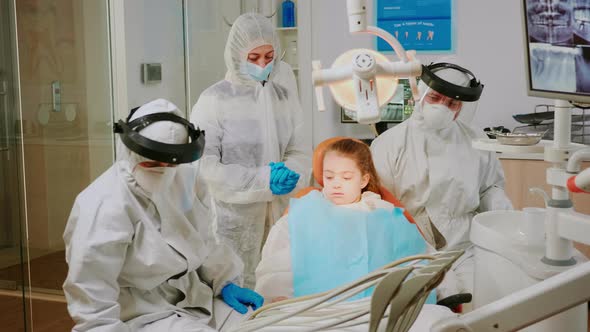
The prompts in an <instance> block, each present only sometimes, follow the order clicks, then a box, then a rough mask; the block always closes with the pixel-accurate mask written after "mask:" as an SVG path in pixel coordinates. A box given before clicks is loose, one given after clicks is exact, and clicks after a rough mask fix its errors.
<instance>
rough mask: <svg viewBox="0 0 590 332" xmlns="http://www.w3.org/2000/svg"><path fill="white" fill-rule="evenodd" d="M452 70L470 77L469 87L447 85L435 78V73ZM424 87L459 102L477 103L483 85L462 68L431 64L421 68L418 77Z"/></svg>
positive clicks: (450, 64) (451, 65) (440, 79)
mask: <svg viewBox="0 0 590 332" xmlns="http://www.w3.org/2000/svg"><path fill="white" fill-rule="evenodd" d="M446 68H452V69H455V70H458V71H460V72H462V73H465V74H467V75H469V76H471V77H472V79H471V80H470V81H469V86H468V87H464V86H459V85H455V84H453V83H449V82H447V81H445V80H443V79H442V78H440V77H438V76H436V74H435V73H436V72H437V71H439V70H442V69H446ZM420 79H421V80H422V81H424V83H426V85H428V86H429V87H431V88H432V89H433V90H436V91H437V92H440V93H442V94H443V95H445V96H447V97H449V98H453V99H457V100H461V101H477V100H479V97H480V96H481V92H482V91H483V84H481V83H480V82H479V81H478V80H477V79H476V78H475V75H473V73H472V72H471V71H469V70H467V69H465V68H463V67H460V66H457V65H455V64H452V63H445V62H441V63H431V64H430V65H428V66H424V65H423V66H422V76H421V77H420Z"/></svg>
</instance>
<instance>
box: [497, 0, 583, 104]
mask: <svg viewBox="0 0 590 332" xmlns="http://www.w3.org/2000/svg"><path fill="white" fill-rule="evenodd" d="M521 1H522V17H523V23H524V24H523V26H524V27H523V28H524V37H525V51H526V55H525V67H526V73H527V77H526V79H527V89H528V94H529V95H530V96H536V97H543V98H552V99H564V100H569V101H574V102H579V103H590V1H589V0H521ZM498 46H499V49H498V50H497V51H498V52H502V49H501V48H502V45H501V44H499V45H498Z"/></svg>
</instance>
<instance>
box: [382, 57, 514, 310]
mask: <svg viewBox="0 0 590 332" xmlns="http://www.w3.org/2000/svg"><path fill="white" fill-rule="evenodd" d="M436 75H437V76H439V77H440V78H443V79H445V80H446V81H447V82H450V83H453V84H455V85H459V86H468V82H469V79H470V77H468V76H467V75H466V74H464V73H462V72H459V71H457V70H455V69H442V70H440V71H437V72H436ZM419 88H420V89H419V90H420V96H421V99H420V103H418V104H417V105H416V107H415V110H414V112H413V113H412V116H411V117H410V118H409V119H408V120H407V121H405V122H403V123H401V124H399V125H397V126H395V127H393V128H391V129H389V130H387V131H386V132H384V133H383V134H381V135H380V136H379V137H377V138H376V139H375V140H374V141H373V143H372V144H371V151H372V153H373V159H374V163H375V168H376V169H377V172H378V174H379V177H380V178H381V181H382V184H383V185H384V186H385V187H386V188H387V189H388V190H390V191H391V192H392V193H393V194H394V195H395V196H396V197H397V198H398V199H399V200H400V201H401V202H402V204H404V205H405V207H406V208H407V209H408V211H409V212H410V213H411V214H412V215H413V216H414V218H415V220H416V223H417V224H418V225H419V226H420V228H421V230H422V233H423V234H424V235H425V237H426V239H427V241H428V242H429V243H430V244H431V245H432V246H434V247H436V248H438V249H444V250H452V249H466V250H467V251H466V252H465V254H464V255H463V256H462V257H461V258H459V260H458V261H457V262H456V263H455V265H454V267H453V269H452V270H451V271H450V272H449V274H448V276H449V277H446V278H445V281H443V283H442V284H441V285H439V287H438V288H437V291H438V294H439V299H441V298H444V297H447V296H449V295H453V294H457V293H464V292H468V293H471V292H473V260H472V256H473V253H472V250H471V247H472V243H471V242H470V240H469V231H470V227H471V220H472V219H473V216H474V215H475V214H476V213H478V212H484V211H490V210H504V209H512V204H511V202H510V200H509V199H508V197H507V196H506V194H505V192H504V189H503V188H504V172H503V170H502V166H501V164H500V162H499V161H498V159H497V157H496V156H495V155H494V154H493V153H492V152H485V151H480V150H476V149H474V148H472V146H471V141H472V140H473V139H475V138H485V135H484V133H483V131H482V130H478V129H476V128H474V127H471V126H470V125H469V124H468V123H467V122H465V120H464V119H465V118H467V117H470V116H472V115H473V114H471V113H469V112H465V113H466V114H462V113H463V111H464V109H463V110H461V113H459V117H458V118H457V120H455V121H452V122H450V124H448V126H446V127H445V128H443V129H440V130H434V129H431V128H428V126H427V125H426V123H425V120H424V115H423V106H424V96H425V95H426V93H427V91H428V90H429V89H430V88H428V87H427V86H426V85H425V84H424V83H423V82H422V81H421V82H420V85H419ZM463 106H464V108H465V105H463ZM429 221H431V222H432V224H433V225H434V226H436V228H437V229H438V231H440V233H441V234H442V235H443V236H444V238H445V240H446V246H444V247H441V246H440V245H437V243H435V242H437V241H435V235H433V231H432V229H431V228H430V222H429Z"/></svg>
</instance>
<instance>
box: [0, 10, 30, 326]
mask: <svg viewBox="0 0 590 332" xmlns="http://www.w3.org/2000/svg"><path fill="white" fill-rule="evenodd" d="M11 9H12V6H11V5H10V3H9V1H8V0H0V308H1V309H2V310H0V321H2V322H8V329H9V330H11V331H12V330H14V331H21V330H24V329H25V326H26V325H25V322H26V319H25V310H24V309H25V300H24V299H25V297H24V289H25V288H24V287H23V285H25V280H26V279H25V269H24V266H23V265H22V262H23V257H24V252H23V249H24V248H23V246H22V238H23V237H22V236H21V235H22V229H23V227H21V226H22V225H24V223H21V218H20V213H19V212H20V211H19V206H20V197H21V195H20V191H19V182H18V179H19V178H20V174H19V168H18V159H17V156H18V154H17V142H16V135H15V128H16V126H15V119H16V114H17V112H16V92H17V91H16V85H15V81H16V80H15V75H16V71H15V67H16V66H15V64H16V59H15V57H14V46H13V45H14V41H15V39H14V25H13V24H11V15H10V12H11ZM12 23H14V21H12Z"/></svg>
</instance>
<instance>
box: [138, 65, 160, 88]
mask: <svg viewBox="0 0 590 332" xmlns="http://www.w3.org/2000/svg"><path fill="white" fill-rule="evenodd" d="M141 81H142V82H143V84H151V83H160V82H161V81H162V64H161V63H142V64H141Z"/></svg>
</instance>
